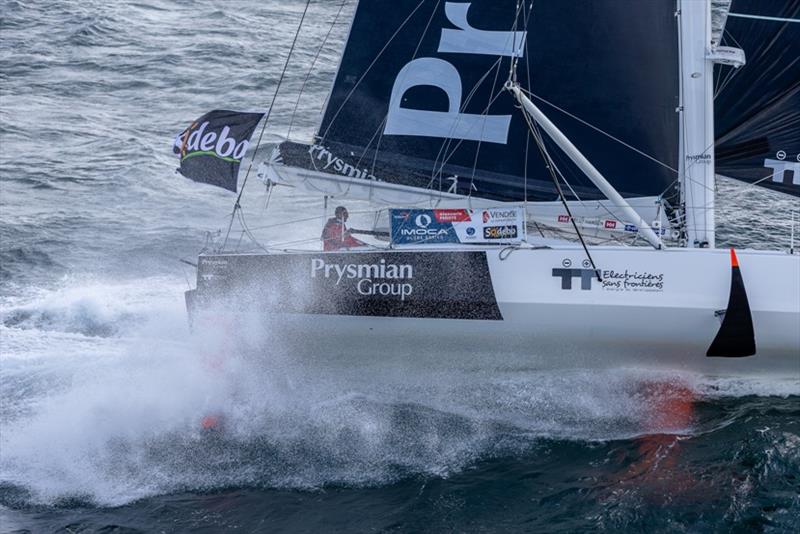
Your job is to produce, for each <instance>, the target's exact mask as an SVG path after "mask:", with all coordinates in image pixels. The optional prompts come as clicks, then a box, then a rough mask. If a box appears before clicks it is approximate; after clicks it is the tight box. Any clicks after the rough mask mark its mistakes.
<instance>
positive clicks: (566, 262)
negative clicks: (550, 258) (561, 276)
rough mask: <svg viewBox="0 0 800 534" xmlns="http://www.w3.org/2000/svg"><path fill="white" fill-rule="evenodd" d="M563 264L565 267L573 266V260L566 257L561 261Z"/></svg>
mask: <svg viewBox="0 0 800 534" xmlns="http://www.w3.org/2000/svg"><path fill="white" fill-rule="evenodd" d="M561 265H563V266H564V267H572V260H571V259H569V258H564V261H562V262H561Z"/></svg>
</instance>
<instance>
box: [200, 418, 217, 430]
mask: <svg viewBox="0 0 800 534" xmlns="http://www.w3.org/2000/svg"><path fill="white" fill-rule="evenodd" d="M200 425H201V426H202V427H203V430H216V429H217V428H219V417H217V416H216V415H207V416H205V417H203V419H202V420H201V421H200Z"/></svg>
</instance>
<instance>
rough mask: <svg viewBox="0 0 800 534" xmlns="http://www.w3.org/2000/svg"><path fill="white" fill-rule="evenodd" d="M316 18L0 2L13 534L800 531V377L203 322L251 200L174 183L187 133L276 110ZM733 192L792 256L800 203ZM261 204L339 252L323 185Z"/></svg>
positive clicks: (306, 122)
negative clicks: (397, 360)
mask: <svg viewBox="0 0 800 534" xmlns="http://www.w3.org/2000/svg"><path fill="white" fill-rule="evenodd" d="M304 5H305V4H304V2H299V1H277V0H271V1H262V2H246V1H242V0H228V1H226V2H213V1H211V0H199V1H191V2H189V1H179V0H171V1H167V0H143V1H141V2H135V3H123V2H111V1H107V0H106V1H102V0H97V1H94V0H88V1H82V2H67V1H64V0H48V1H45V0H29V1H25V2H22V1H13V0H0V13H1V14H0V81H1V82H2V85H1V86H0V91H1V92H0V173H1V175H0V178H1V179H2V189H0V202H1V205H0V208H1V209H0V221H2V225H1V226H0V240H1V241H2V242H1V243H0V277H1V278H0V280H1V281H2V286H0V401H1V404H0V531H3V532H6V531H15V530H21V531H24V530H28V531H31V532H50V531H62V532H76V531H81V532H95V531H102V532H111V531H126V532H135V531H142V532H152V531H159V532H160V531H163V532H173V531H206V532H221V531H226V530H238V531H245V532H262V531H290V532H327V531H348V532H351V531H352V532H366V531H401V532H416V531H424V530H427V531H458V532H462V531H509V530H516V531H528V532H539V531H578V530H605V531H613V532H616V531H625V530H628V531H654V532H658V531H661V532H667V531H669V532H672V531H689V532H696V531H720V532H723V531H731V530H739V531H751V530H754V531H770V532H793V531H797V530H798V529H800V496H799V495H798V490H799V489H800V419H798V416H800V404H799V403H798V401H800V384H798V381H797V380H765V379H761V380H754V379H750V380H748V379H723V378H709V377H703V376H697V375H692V374H687V373H668V372H654V371H645V370H637V369H619V370H614V371H601V372H598V371H579V370H578V371H576V370H572V371H569V372H556V371H541V370H536V369H502V368H498V369H496V370H483V371H476V370H469V369H462V370H451V371H447V370H438V371H437V372H435V373H428V372H423V371H420V370H415V369H414V368H411V367H406V368H404V367H402V366H398V365H396V364H394V365H392V366H388V367H385V368H383V367H381V366H380V365H376V364H375V362H378V363H379V362H380V359H381V356H382V355H385V353H386V352H387V351H391V350H392V349H391V347H383V346H376V347H375V362H373V364H372V365H371V366H370V369H371V372H370V373H362V372H358V370H352V369H350V370H347V369H332V368H326V367H325V366H319V367H316V366H310V365H307V364H305V363H301V362H307V361H308V359H307V358H298V357H297V356H298V355H297V354H296V351H297V350H300V349H299V348H298V347H297V344H296V343H295V341H296V340H293V339H289V338H286V337H285V336H282V335H281V331H280V328H279V327H276V328H274V329H273V330H274V331H260V330H259V329H255V328H252V327H250V326H249V325H246V324H245V325H243V324H236V323H232V322H229V321H227V320H226V319H225V318H224V317H223V318H220V322H219V324H218V325H217V327H216V328H214V329H210V330H209V331H208V332H206V333H204V334H203V335H195V336H192V335H190V333H189V330H188V326H187V321H186V315H185V309H184V303H183V291H185V290H186V289H187V288H188V287H189V286H190V285H192V284H193V283H194V280H193V278H194V270H193V268H192V267H190V266H188V265H186V264H183V263H180V262H179V260H180V259H188V260H189V261H193V260H194V259H195V258H196V254H197V253H198V251H199V250H200V249H201V248H203V246H205V245H206V244H207V243H208V240H209V239H210V240H216V241H217V242H219V239H222V238H224V234H225V233H226V232H227V228H228V222H229V220H230V213H231V209H232V206H233V202H234V199H235V197H234V196H233V195H232V194H230V193H227V192H225V191H222V190H220V189H215V188H212V187H208V186H203V185H199V184H194V183H192V182H190V181H188V180H186V179H184V178H182V177H181V176H179V175H177V174H175V172H174V169H175V167H176V164H177V162H176V158H175V156H174V155H173V154H172V152H171V144H172V139H173V138H174V136H175V135H176V134H177V133H179V132H180V131H181V130H182V129H183V128H185V127H186V126H187V125H188V124H189V123H190V122H191V121H192V120H193V119H195V118H197V117H199V116H200V115H202V114H203V113H204V112H206V111H208V110H211V109H236V110H264V109H266V108H267V107H268V106H269V104H270V100H271V95H272V93H273V91H274V90H275V85H276V83H277V81H278V77H279V75H280V72H281V70H282V67H283V62H284V60H285V57H286V54H287V52H288V49H289V45H290V43H291V41H292V38H293V37H294V32H295V30H296V25H297V22H298V21H299V19H300V15H301V13H302V10H303V7H304ZM340 6H341V3H340V2H338V1H326V2H314V3H312V4H311V7H310V9H309V13H308V15H307V18H306V23H305V25H304V29H303V32H302V33H301V35H300V38H299V41H298V45H297V51H296V55H295V56H294V57H293V61H292V64H293V68H292V69H290V71H289V73H288V76H287V78H286V79H285V80H284V86H283V90H282V91H281V94H280V95H279V97H278V99H277V101H276V103H275V107H274V109H273V111H272V118H271V121H270V125H269V127H268V129H267V133H266V134H265V142H266V143H274V142H276V141H278V140H280V139H281V138H283V137H285V136H286V133H287V130H288V126H289V124H290V123H292V128H293V130H292V137H293V138H297V139H303V138H309V137H310V135H311V134H312V133H313V132H314V128H315V126H316V124H317V123H318V121H319V119H320V111H321V109H322V108H323V106H324V101H325V96H326V93H327V90H328V88H329V86H330V83H331V79H332V77H333V74H334V72H335V69H336V63H337V60H338V57H339V54H340V50H341V46H342V42H343V40H344V37H345V35H346V32H347V27H348V24H349V20H350V16H351V14H352V9H353V5H352V3H348V4H347V5H345V7H344V8H343V9H342V10H341V13H340V14H339V11H340ZM337 14H339V15H338V17H337ZM331 28H333V29H332V31H330V35H329V30H331ZM322 43H324V46H323V47H322V49H321V52H320V54H319V57H318V58H317V59H315V56H316V55H317V51H318V50H319V48H320V44H322ZM312 63H313V66H314V72H313V73H312V75H311V76H310V77H309V79H308V82H307V83H304V80H305V77H306V73H307V72H308V69H309V68H310V67H311V66H312ZM301 88H302V89H303V96H302V98H301V99H300V102H299V104H297V95H298V93H299V92H300V89H301ZM296 105H297V109H298V110H299V111H298V113H297V115H296V116H295V117H294V118H293V117H292V115H293V110H294V109H295V106H296ZM262 150H264V149H263V148H262ZM246 168H247V162H245V164H244V165H243V168H242V172H243V173H244V172H246ZM718 189H719V191H718V193H719V196H718V201H719V208H720V209H719V212H718V219H719V232H720V237H719V239H720V242H721V245H723V246H724V245H735V246H739V247H753V248H771V249H775V248H779V249H780V248H788V246H789V226H788V218H789V212H790V210H791V209H792V208H794V209H796V208H797V202H796V201H793V200H791V199H789V198H788V197H783V196H781V195H778V194H775V193H772V192H769V191H764V190H761V189H758V188H753V187H746V186H743V185H740V184H737V183H734V182H732V181H730V180H725V179H720V180H719V183H718ZM243 205H244V210H243V212H244V216H245V219H244V225H246V226H247V231H245V230H244V226H243V224H242V221H240V220H237V221H235V222H236V224H235V225H234V226H233V227H232V231H231V236H230V239H231V240H232V241H231V242H235V243H240V244H241V245H242V246H243V247H247V246H253V245H252V243H251V242H250V237H249V236H248V233H252V234H253V235H254V236H256V237H257V238H258V239H259V240H263V241H264V242H270V243H285V244H286V246H307V245H310V246H318V241H317V239H318V235H319V231H320V229H321V227H322V224H323V222H324V212H323V205H322V201H321V199H319V198H318V197H315V196H311V195H307V194H303V193H300V192H296V191H294V190H290V189H286V188H278V189H276V190H275V191H274V192H273V194H272V196H271V197H270V198H269V201H267V195H266V192H265V189H264V186H263V184H261V183H260V182H259V181H258V180H257V179H255V177H253V176H251V179H250V183H249V184H248V186H247V190H246V192H245V195H244V198H243ZM348 206H349V208H350V211H351V214H352V219H353V221H352V222H353V224H354V226H357V225H358V224H357V223H361V224H362V225H366V224H369V222H370V217H371V215H370V214H369V213H368V212H367V206H366V205H364V204H361V203H358V202H351V203H348ZM286 221H300V222H292V223H291V224H280V223H282V222H286ZM220 232H221V233H220ZM233 338H235V339H237V340H239V341H240V343H239V344H238V345H237V347H238V348H235V349H234V348H232V344H231V341H230V340H231V339H233ZM242 346H244V347H248V346H249V347H259V349H254V350H240V349H241V347H242ZM263 347H267V348H266V349H264V348H263ZM326 350H327V351H328V352H330V353H332V355H333V356H334V357H335V356H336V355H337V350H339V349H337V348H336V347H329V348H327V349H326ZM306 356H307V355H306ZM312 356H313V355H312ZM326 356H331V354H328V355H326ZM468 356H469V355H464V357H468ZM216 414H224V428H223V429H222V430H221V431H216V432H213V431H212V432H208V431H203V429H202V428H201V425H200V424H199V423H200V420H201V418H202V417H203V416H205V415H216Z"/></svg>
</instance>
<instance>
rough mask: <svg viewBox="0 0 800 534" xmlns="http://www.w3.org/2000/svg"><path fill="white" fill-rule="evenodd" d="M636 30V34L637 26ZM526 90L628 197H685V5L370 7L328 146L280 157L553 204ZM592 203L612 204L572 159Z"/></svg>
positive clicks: (355, 176) (568, 174)
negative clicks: (522, 97)
mask: <svg viewBox="0 0 800 534" xmlns="http://www.w3.org/2000/svg"><path fill="white" fill-rule="evenodd" d="M632 21H635V23H632ZM512 61H514V62H516V63H517V69H516V73H517V79H518V81H519V83H520V85H521V86H522V87H523V88H525V89H527V90H529V91H530V93H531V98H532V99H535V100H536V102H537V105H540V106H541V107H542V109H543V110H544V111H545V112H546V113H547V114H548V116H549V117H550V118H551V119H552V121H553V122H554V123H556V125H557V126H558V127H559V129H561V131H563V132H564V133H565V135H567V136H568V137H569V138H570V139H571V140H572V141H573V143H574V144H575V145H576V146H577V147H578V148H579V149H580V150H581V151H582V152H583V153H584V154H585V155H586V157H587V158H588V159H589V160H591V161H592V163H593V164H594V165H595V166H596V167H597V168H598V169H599V170H600V171H601V172H602V173H603V174H604V176H606V177H607V178H608V180H609V181H610V182H611V183H612V184H613V185H614V186H615V188H616V189H617V190H618V191H619V192H620V193H622V194H623V195H625V196H627V197H640V196H654V195H661V194H664V193H672V192H674V187H673V185H674V184H675V181H676V179H677V171H676V170H675V169H677V160H678V114H677V113H676V107H677V106H678V95H679V80H678V76H679V68H678V46H677V27H676V19H675V2H674V0H656V1H648V2H642V1H640V0H615V1H613V2H608V1H599V0H594V1H589V2H555V1H550V2H533V3H532V4H528V3H519V2H517V1H516V0H473V1H471V2H461V1H459V2H455V1H437V0H371V1H363V2H360V3H359V5H358V8H357V11H356V13H355V18H354V20H353V23H352V27H351V31H350V36H349V39H348V41H347V44H346V48H345V51H344V55H343V57H342V61H341V64H340V67H339V70H338V73H337V76H336V79H335V81H334V85H333V88H332V91H331V94H330V96H329V100H328V104H327V107H326V110H325V113H324V116H323V120H322V124H321V126H320V129H319V131H318V135H317V137H316V139H315V142H314V144H312V145H304V144H300V143H294V142H286V143H283V144H282V145H280V147H279V151H280V154H279V155H276V156H275V157H274V161H275V162H278V161H279V162H280V163H281V164H282V165H283V166H286V167H292V168H295V169H297V168H299V169H303V170H306V171H313V172H316V173H317V176H320V175H330V176H333V177H335V178H341V179H343V180H345V181H346V180H351V181H353V182H356V181H358V182H360V181H373V182H374V183H382V184H391V185H396V186H399V187H403V188H414V189H417V190H428V191H430V190H434V191H439V192H441V193H442V194H443V195H464V196H470V197H478V198H482V199H490V200H498V201H522V200H532V201H533V200H554V199H555V198H557V194H556V191H555V188H554V186H553V182H552V178H551V176H550V174H549V171H548V170H547V169H546V167H545V164H544V161H543V158H542V157H541V155H540V153H539V150H538V148H537V145H536V143H535V142H534V140H533V139H532V138H531V135H530V133H529V129H528V125H527V124H526V122H525V115H524V114H523V113H521V112H520V111H519V110H518V109H515V107H516V105H515V99H514V97H513V96H512V95H511V94H510V93H509V92H508V91H506V90H504V89H503V84H504V82H505V81H506V80H507V79H508V77H509V72H510V70H511V69H510V67H511V62H512ZM544 142H545V144H546V145H547V146H548V147H549V150H550V153H551V156H552V157H553V158H554V160H555V163H556V165H557V166H558V169H559V171H560V172H561V173H562V174H563V175H564V177H565V178H566V179H567V181H568V182H569V184H570V186H571V188H572V190H573V191H574V192H575V193H576V194H577V195H578V196H579V197H580V198H582V199H597V198H602V195H601V194H600V193H599V191H597V189H596V188H595V187H594V186H593V185H592V184H591V182H590V181H589V180H588V179H587V178H586V177H585V176H584V175H583V173H582V172H581V171H580V170H578V169H577V168H576V167H574V165H573V164H572V163H571V162H570V161H569V160H568V159H567V158H566V157H564V156H563V155H562V154H561V153H560V152H559V151H558V149H556V148H554V146H552V145H550V144H549V141H548V140H546V139H545V141H544Z"/></svg>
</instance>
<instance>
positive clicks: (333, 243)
mask: <svg viewBox="0 0 800 534" xmlns="http://www.w3.org/2000/svg"><path fill="white" fill-rule="evenodd" d="M334 215H335V217H331V218H330V219H328V222H326V223H325V228H323V229H322V249H323V250H340V249H343V248H353V247H363V246H365V245H366V243H364V242H363V241H359V240H358V239H356V238H355V237H353V236H352V235H350V230H348V229H347V226H345V223H346V222H347V217H348V213H347V208H345V207H344V206H338V207H337V208H336V211H334Z"/></svg>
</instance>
